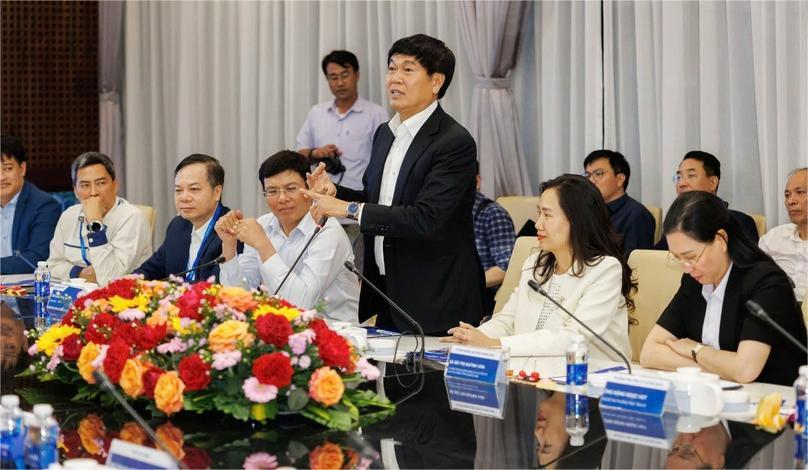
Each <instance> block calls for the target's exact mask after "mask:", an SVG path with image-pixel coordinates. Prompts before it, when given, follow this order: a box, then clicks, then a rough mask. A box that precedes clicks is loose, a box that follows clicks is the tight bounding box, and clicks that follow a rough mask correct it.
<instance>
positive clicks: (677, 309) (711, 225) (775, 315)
mask: <svg viewBox="0 0 808 470" xmlns="http://www.w3.org/2000/svg"><path fill="white" fill-rule="evenodd" d="M663 231H664V233H665V237H666V238H667V241H668V246H669V247H670V253H669V256H670V259H671V262H672V263H678V264H680V265H681V266H682V269H683V270H684V271H685V273H686V274H684V275H683V276H682V284H681V286H680V287H679V291H678V292H677V293H676V295H675V296H674V297H673V300H671V302H670V304H668V307H667V308H665V311H663V312H662V315H661V316H660V317H659V320H657V324H656V325H655V326H654V328H653V329H652V330H651V332H650V333H649V335H648V337H647V338H646V340H645V344H643V348H642V352H641V353H640V363H641V364H642V365H643V366H644V367H651V368H656V369H663V370H675V369H676V368H677V367H683V366H698V367H701V368H702V369H703V370H705V371H707V372H712V373H716V374H719V375H720V376H721V377H723V378H725V379H728V380H733V381H736V382H741V383H748V382H753V381H757V382H767V383H774V384H780V385H791V384H792V383H793V381H794V379H795V378H796V377H797V374H798V369H799V366H800V365H801V364H805V363H806V360H807V359H808V358H806V355H805V353H803V352H802V351H800V350H799V349H798V348H797V347H796V346H795V345H793V344H791V343H790V342H789V341H787V340H785V339H784V338H782V337H781V336H780V335H779V333H778V332H776V331H775V330H774V329H772V327H771V326H769V325H767V324H765V323H764V322H763V321H761V320H760V319H758V318H757V317H754V316H753V315H752V314H751V313H749V311H748V310H747V309H746V301H747V300H750V299H751V300H754V301H755V302H757V303H758V304H760V306H761V307H763V309H764V310H765V311H766V312H768V314H769V315H770V316H771V318H772V319H773V320H774V321H776V322H777V323H779V324H780V326H782V327H783V328H785V329H786V330H787V331H789V332H790V333H791V334H793V335H794V336H795V337H796V338H797V339H798V340H799V341H801V342H802V343H805V341H806V331H805V324H804V323H803V320H802V316H801V315H800V310H799V306H798V304H797V301H796V299H795V298H794V291H793V290H792V288H791V283H790V282H789V279H788V276H787V275H786V274H785V273H784V272H783V270H782V269H780V268H779V267H778V266H777V265H776V264H775V263H774V261H773V260H772V259H771V258H770V257H769V256H768V255H766V254H765V253H764V252H763V251H761V250H760V249H759V248H758V247H757V245H756V244H754V243H752V242H750V241H749V239H748V238H746V236H745V235H744V234H743V233H742V230H741V228H740V226H739V225H738V222H737V221H736V220H735V219H734V218H733V217H732V216H731V215H730V213H729V211H728V210H727V209H726V207H725V206H724V204H722V202H721V200H720V199H719V198H718V197H716V196H714V195H712V194H710V193H706V192H703V191H692V192H687V193H683V194H682V195H681V196H679V197H678V198H677V199H676V200H675V201H674V202H673V205H671V208H670V210H669V211H668V214H667V216H666V217H665V223H664V225H663Z"/></svg>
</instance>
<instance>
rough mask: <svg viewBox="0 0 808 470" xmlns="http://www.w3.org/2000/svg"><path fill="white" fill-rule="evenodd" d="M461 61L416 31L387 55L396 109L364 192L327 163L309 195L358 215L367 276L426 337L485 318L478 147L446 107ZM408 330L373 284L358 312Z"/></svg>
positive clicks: (377, 143) (322, 211) (339, 212)
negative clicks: (477, 232)
mask: <svg viewBox="0 0 808 470" xmlns="http://www.w3.org/2000/svg"><path fill="white" fill-rule="evenodd" d="M454 64H455V58H454V54H453V53H452V51H451V50H450V49H449V48H448V47H446V45H445V44H444V43H443V41H440V40H438V39H435V38H432V37H429V36H426V35H423V34H416V35H414V36H410V37H406V38H402V39H399V40H398V41H396V42H395V43H394V44H393V46H392V47H391V48H390V50H389V51H388V53H387V78H386V86H387V96H388V99H389V100H390V107H391V108H393V110H395V111H396V115H395V116H394V117H393V119H391V120H390V122H388V123H385V124H382V125H381V126H379V128H378V129H377V130H376V134H375V136H374V137H373V148H372V151H371V157H370V163H369V164H368V167H367V170H366V171H365V176H364V178H363V183H364V189H363V190H361V191H356V190H352V189H349V188H345V187H342V186H336V185H334V184H333V183H332V182H331V180H330V178H328V175H327V174H325V172H324V169H323V165H320V166H319V167H318V168H317V169H316V170H315V171H314V173H313V174H312V175H310V177H309V181H308V184H309V188H310V189H309V191H306V194H307V195H308V196H309V197H311V198H312V199H313V200H314V202H315V204H314V206H313V207H312V214H313V216H314V219H315V220H319V219H320V217H322V216H323V215H328V216H331V217H350V218H354V219H356V220H357V221H358V222H359V226H360V228H361V231H362V234H363V235H364V236H365V261H364V274H365V275H366V276H367V277H368V278H369V279H370V280H371V281H373V283H374V284H377V285H378V286H379V287H380V288H381V289H383V290H384V291H385V292H386V293H387V295H388V296H390V297H391V298H392V299H393V300H394V301H395V302H396V303H398V304H399V305H400V306H401V307H402V308H403V309H404V310H405V311H407V312H408V313H409V314H410V315H412V317H413V318H415V319H416V320H417V321H418V322H419V323H420V324H421V326H422V327H423V329H424V331H425V332H427V334H435V335H443V334H445V331H446V330H447V329H449V328H450V327H453V326H456V325H457V323H458V322H459V321H464V322H466V323H471V324H474V325H476V324H478V323H479V321H480V318H481V317H482V305H483V301H482V291H483V288H484V285H485V284H484V283H485V281H484V279H485V278H484V275H483V272H482V268H481V266H480V261H479V257H478V256H477V250H476V248H475V244H474V229H473V226H472V218H471V209H472V205H473V202H474V193H475V176H476V161H477V145H476V144H475V142H474V139H473V138H472V137H471V135H470V134H469V133H468V131H467V130H466V129H465V128H464V127H463V126H461V125H460V124H458V123H457V121H455V120H454V119H452V117H451V116H449V115H448V114H446V112H444V111H443V109H442V108H441V106H440V105H439V104H438V99H440V98H442V97H443V96H444V94H445V93H446V90H447V89H448V88H449V84H450V83H451V81H452V75H453V73H454ZM374 314H378V319H377V323H376V324H377V326H380V327H397V328H398V329H401V330H403V329H406V328H407V325H406V323H404V322H403V321H401V320H400V319H398V318H397V317H395V316H391V315H390V309H389V307H388V305H387V304H386V303H385V302H384V301H383V300H382V299H381V298H380V297H378V296H377V295H375V294H374V293H373V291H372V290H371V289H369V288H363V289H362V291H361V294H360V299H359V318H360V320H364V319H367V318H369V317H370V316H372V315H374Z"/></svg>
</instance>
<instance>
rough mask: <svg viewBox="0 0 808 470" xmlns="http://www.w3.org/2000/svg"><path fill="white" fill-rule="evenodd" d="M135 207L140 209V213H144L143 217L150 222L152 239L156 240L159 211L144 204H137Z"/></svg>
mask: <svg viewBox="0 0 808 470" xmlns="http://www.w3.org/2000/svg"><path fill="white" fill-rule="evenodd" d="M135 207H137V208H138V209H140V212H142V213H143V217H145V218H146V221H147V222H149V232H150V233H151V236H152V239H154V223H155V222H156V221H157V211H155V210H154V207H152V206H144V205H143V204H135Z"/></svg>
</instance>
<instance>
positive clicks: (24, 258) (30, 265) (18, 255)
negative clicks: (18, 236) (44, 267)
mask: <svg viewBox="0 0 808 470" xmlns="http://www.w3.org/2000/svg"><path fill="white" fill-rule="evenodd" d="M14 256H16V257H17V258H19V259H21V260H23V261H24V262H25V264H27V265H28V266H29V267H30V268H31V269H33V270H34V271H36V266H34V263H32V262H30V261H29V260H28V258H26V257H25V256H23V255H22V252H21V251H20V250H14Z"/></svg>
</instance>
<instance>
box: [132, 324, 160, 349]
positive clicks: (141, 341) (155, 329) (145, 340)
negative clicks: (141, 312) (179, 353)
mask: <svg viewBox="0 0 808 470" xmlns="http://www.w3.org/2000/svg"><path fill="white" fill-rule="evenodd" d="M165 337H166V325H165V323H163V324H162V325H157V326H149V325H142V326H140V327H139V328H137V329H136V330H135V347H137V348H138V349H139V350H141V351H148V350H150V349H154V348H156V347H157V345H158V344H160V342H161V341H163V338H165Z"/></svg>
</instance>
